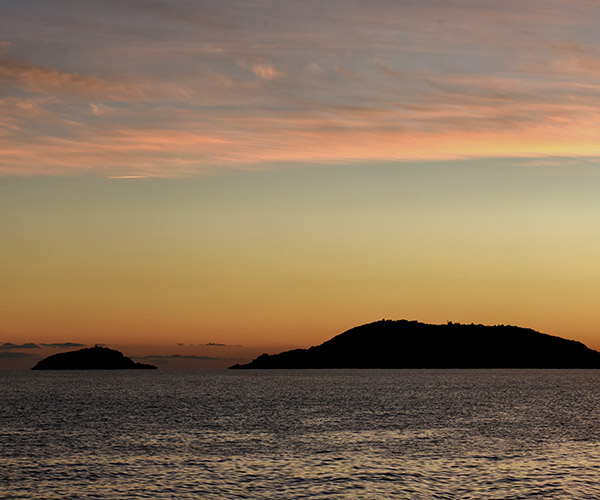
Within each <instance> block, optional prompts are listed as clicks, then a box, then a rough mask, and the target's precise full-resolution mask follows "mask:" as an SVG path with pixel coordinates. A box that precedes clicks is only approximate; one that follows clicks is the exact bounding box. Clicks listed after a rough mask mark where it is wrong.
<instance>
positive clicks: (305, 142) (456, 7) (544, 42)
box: [0, 0, 600, 178]
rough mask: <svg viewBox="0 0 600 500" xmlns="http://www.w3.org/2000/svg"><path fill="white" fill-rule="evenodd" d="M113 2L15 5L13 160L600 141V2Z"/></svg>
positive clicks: (3, 118) (581, 150) (75, 170)
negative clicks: (81, 6)
mask: <svg viewBox="0 0 600 500" xmlns="http://www.w3.org/2000/svg"><path fill="white" fill-rule="evenodd" d="M100 5H101V4H100V3H94V4H90V8H89V9H86V10H85V11H81V10H77V13H76V14H73V15H74V16H75V18H76V19H77V21H78V22H76V23H73V22H69V23H66V22H64V20H63V21H60V19H62V18H61V16H60V14H61V12H62V11H61V10H60V9H59V8H53V9H49V8H46V9H45V10H44V9H42V11H40V12H35V13H31V12H29V11H27V10H26V9H25V7H18V8H17V7H15V13H14V14H13V15H12V17H11V18H10V20H8V19H7V20H3V18H2V17H1V16H0V28H5V29H4V30H3V40H5V41H7V42H10V43H8V44H4V45H3V47H4V53H1V52H0V54H1V55H0V86H1V87H2V90H6V91H8V93H9V94H11V96H10V99H13V100H12V101H9V100H6V99H8V98H5V99H0V174H9V175H40V174H41V175H70V174H75V175H80V174H87V173H90V172H91V173H94V174H100V175H103V176H107V177H114V178H140V177H147V176H148V177H181V176H192V175H201V174H204V173H206V172H214V171H215V170H223V169H233V170H240V169H248V170H249V169H256V170H258V169H265V168H270V167H272V166H274V165H277V166H278V168H279V167H281V165H282V164H283V163H289V164H294V163H299V162H300V163H309V162H317V163H338V164H339V163H347V162H355V161H363V162H369V161H405V160H434V159H451V158H464V157H497V156H513V157H516V156H535V157H539V156H546V155H564V156H567V155H576V156H590V155H596V154H600V150H599V149H600V148H599V146H598V141H597V137H598V136H600V123H599V122H598V118H597V109H598V106H597V95H598V91H599V90H600V85H599V84H598V76H599V75H600V55H599V53H598V50H597V48H596V47H597V45H598V44H597V43H596V42H597V34H596V33H597V28H596V26H595V23H594V22H593V20H594V19H597V18H598V15H600V7H599V6H598V5H596V4H594V3H593V2H578V4H577V5H578V7H577V8H572V7H570V5H571V4H570V3H568V2H565V1H562V0H552V1H550V2H549V3H548V5H547V6H546V7H545V8H544V9H543V11H540V9H538V8H536V7H534V6H532V5H529V4H526V3H523V2H520V3H519V2H514V1H509V2H504V3H502V4H501V5H498V4H497V2H491V1H482V2H451V3H447V2H440V1H437V0H428V1H424V2H388V1H375V2H362V1H359V2H353V3H352V4H351V5H350V4H348V5H345V8H344V9H339V5H337V4H336V3H335V2H334V3H327V2H322V3H319V4H315V5H312V4H311V6H310V7H309V6H307V5H304V4H295V3H293V2H274V1H271V0H264V1H260V2H258V1H257V2H247V3H244V4H243V5H242V4H240V5H236V13H237V14H236V15H235V16H233V17H232V15H231V11H232V4H231V3H230V2H229V1H224V2H219V3H218V4H214V5H211V6H210V7H207V6H205V5H204V4H194V3H193V2H192V3H189V2H182V1H178V0H173V2H169V5H168V6H167V5H166V4H165V5H160V6H159V5H158V4H156V5H153V6H152V7H147V6H146V5H145V3H143V2H134V3H127V5H124V4H123V3H122V2H110V3H109V4H104V3H102V7H101V6H100ZM48 15H51V17H52V20H53V21H56V22H59V23H60V26H61V30H60V37H59V36H57V35H55V34H53V32H52V31H48V29H47V26H48V21H47V19H46V18H47V16H48ZM140 16H142V18H143V22H137V21H136V22H132V21H133V20H138V19H140ZM70 19H71V18H70ZM199 26H201V29H199ZM82 27H85V33H83V29H82ZM36 30H37V31H36ZM38 32H39V35H38V34H36V33H38ZM4 33H6V34H4ZM19 33H22V34H21V35H19ZM106 33H111V35H112V36H110V37H107V36H105V34H106ZM19 36H21V37H22V39H24V40H28V41H29V40H33V41H35V40H36V36H37V37H40V39H42V38H43V39H44V40H46V41H47V44H38V45H39V46H36V49H35V50H34V51H31V50H29V51H27V50H26V47H27V46H28V45H27V44H23V43H24V42H23V43H18V41H19V40H21V38H19ZM54 37H55V38H54ZM13 38H14V39H13ZM29 43H32V42H29ZM63 52H64V53H68V54H69V57H68V59H65V58H57V57H56V54H59V53H63ZM66 60H67V61H68V65H69V66H68V68H67V69H65V66H64V64H65V61H66ZM40 61H44V63H43V64H42V63H40ZM275 83H276V84H275ZM5 94H6V92H5Z"/></svg>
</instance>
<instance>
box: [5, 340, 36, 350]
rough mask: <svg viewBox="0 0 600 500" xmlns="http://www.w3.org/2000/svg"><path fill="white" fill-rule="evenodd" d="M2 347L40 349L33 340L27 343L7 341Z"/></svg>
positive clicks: (6, 348)
mask: <svg viewBox="0 0 600 500" xmlns="http://www.w3.org/2000/svg"><path fill="white" fill-rule="evenodd" d="M0 349H2V350H8V349H40V346H39V345H37V344H34V343H33V342H27V343H25V344H12V343H10V342H5V343H4V344H1V345H0Z"/></svg>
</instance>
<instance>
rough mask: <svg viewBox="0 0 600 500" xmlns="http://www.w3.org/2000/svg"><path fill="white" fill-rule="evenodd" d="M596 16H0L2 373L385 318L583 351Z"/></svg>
mask: <svg viewBox="0 0 600 500" xmlns="http://www.w3.org/2000/svg"><path fill="white" fill-rule="evenodd" d="M599 20H600V4H598V3H597V2H594V1H585V0H568V1H567V0H547V1H534V2H516V1H512V0H507V1H504V2H496V1H494V2H492V1H488V0H481V1H472V0H469V1H467V0H462V1H459V0H444V1H434V0H431V1H429V0H421V1H402V0H396V1H383V0H382V1H369V2H366V1H351V0H343V1H338V0H331V1H326V2H322V1H320V2H316V1H314V2H313V1H305V2H292V1H286V0H280V1H267V0H264V1H262V0H249V1H244V2H237V1H230V0H225V1H220V2H212V1H210V2H209V1H192V0H188V1H183V0H174V1H168V2H167V1H128V2H122V1H111V0H103V1H94V0H78V1H69V0H65V1H52V2H48V1H45V0H44V1H34V0H19V1H11V0H4V1H3V2H2V3H0V251H1V253H2V259H1V260H0V276H1V279H0V298H1V300H0V317H1V318H2V322H1V323H0V369H1V368H11V369H12V368H24V367H29V366H30V365H31V364H32V363H33V362H34V361H35V360H36V359H38V358H39V357H43V356H44V355H47V354H48V353H51V352H57V350H60V349H64V348H65V347H66V346H74V345H79V344H81V345H93V344H96V343H98V344H105V345H108V346H114V347H118V348H120V349H121V350H123V352H125V353H126V354H129V355H132V356H135V357H137V358H140V359H154V360H156V364H158V365H159V366H160V367H165V368H181V367H186V368H190V367H191V368H222V367H225V366H227V365H229V364H234V363H236V362H239V361H247V360H249V359H250V358H252V357H254V356H255V355H257V354H260V353H261V352H277V351H279V350H281V349H287V348H293V347H308V346H310V345H314V344H318V343H320V342H322V341H324V340H327V339H328V338H330V337H332V336H334V335H336V334H338V333H341V332H342V331H344V330H346V329H348V328H351V327H353V326H356V325H359V324H362V323H366V322H370V321H375V320H378V319H381V318H388V319H402V318H405V319H411V320H412V319H417V320H420V321H425V322H434V323H444V322H446V321H454V322H464V323H471V322H474V323H483V324H514V325H519V326H524V327H530V328H534V329H537V330H539V331H543V332H545V333H551V334H554V335H560V336H564V337H566V338H571V339H576V340H580V341H582V342H584V343H586V345H588V346H590V347H592V348H595V349H599V350H600V312H598V311H597V305H596V301H597V297H598V292H597V290H598V284H599V283H600V281H599V279H600V259H599V258H598V256H599V255H600V230H599V229H600V227H599V226H600V201H599V200H600V197H599V196H598V193H599V192H600V176H599V171H598V167H599V162H598V160H599V158H600V140H599V137H600V111H599V110H600V93H599V91H600V83H599V82H600V34H599V32H598V29H597V25H598V21H599Z"/></svg>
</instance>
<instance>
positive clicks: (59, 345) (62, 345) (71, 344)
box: [40, 342, 87, 349]
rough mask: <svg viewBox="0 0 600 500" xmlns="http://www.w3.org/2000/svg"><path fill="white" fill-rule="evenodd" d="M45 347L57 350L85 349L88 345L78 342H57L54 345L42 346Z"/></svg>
mask: <svg viewBox="0 0 600 500" xmlns="http://www.w3.org/2000/svg"><path fill="white" fill-rule="evenodd" d="M40 345H42V346H44V347H55V348H57V349H62V348H69V347H85V346H86V345H87V344H78V343H76V342H62V343H61V342H55V343H53V344H40Z"/></svg>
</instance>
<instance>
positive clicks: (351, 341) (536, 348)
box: [230, 320, 600, 369]
mask: <svg viewBox="0 0 600 500" xmlns="http://www.w3.org/2000/svg"><path fill="white" fill-rule="evenodd" d="M230 368H231V369H250V368H600V353H599V352H597V351H594V350H592V349H589V348H587V347H586V346H585V345H584V344H582V343H581V342H577V341H574V340H567V339H564V338H561V337H555V336H552V335H547V334H545V333H540V332H536V331H535V330H531V329H528V328H520V327H516V326H505V325H496V326H484V325H475V324H470V325H464V324H460V323H452V322H448V323H447V324H443V325H433V324H427V323H420V322H418V321H407V320H399V321H392V320H381V321H376V322H374V323H369V324H366V325H362V326H358V327H355V328H352V329H350V330H348V331H346V332H344V333H341V334H340V335H337V336H336V337H333V338H332V339H330V340H328V341H326V342H324V343H322V344H320V345H318V346H313V347H310V348H309V349H295V350H292V351H285V352H282V353H279V354H272V355H270V354H262V355H261V356H259V357H258V358H256V359H254V360H253V361H251V362H250V363H247V364H244V365H239V364H238V365H234V366H231V367H230Z"/></svg>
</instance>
